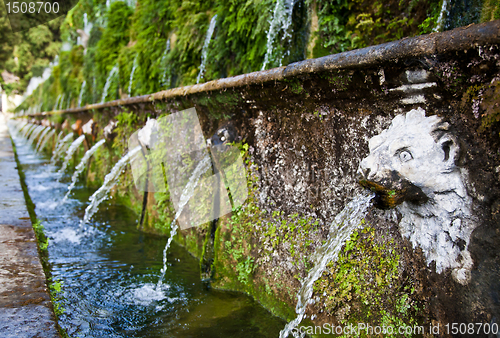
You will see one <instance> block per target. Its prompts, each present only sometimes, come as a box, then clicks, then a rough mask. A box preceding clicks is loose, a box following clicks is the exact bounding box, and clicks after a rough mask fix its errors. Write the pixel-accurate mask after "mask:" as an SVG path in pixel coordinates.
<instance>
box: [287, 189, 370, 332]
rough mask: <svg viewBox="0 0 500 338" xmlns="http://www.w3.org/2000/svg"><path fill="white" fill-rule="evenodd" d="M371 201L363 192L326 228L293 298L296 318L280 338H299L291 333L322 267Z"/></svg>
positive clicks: (345, 239) (303, 312)
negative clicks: (326, 232) (324, 240)
mask: <svg viewBox="0 0 500 338" xmlns="http://www.w3.org/2000/svg"><path fill="white" fill-rule="evenodd" d="M373 197H375V194H374V193H371V192H369V193H368V192H363V193H362V194H360V195H358V196H356V197H355V198H353V199H352V201H351V202H349V203H348V204H347V205H346V206H345V207H344V209H343V210H342V211H341V212H340V213H339V214H337V216H335V221H334V222H333V223H332V225H331V226H330V232H329V234H328V240H327V241H326V243H325V244H323V245H322V246H321V247H320V248H319V249H318V250H317V251H316V252H315V253H314V255H313V257H312V258H313V261H314V267H313V268H312V269H311V270H310V271H309V273H308V274H307V277H306V279H305V280H304V281H303V282H302V287H301V288H300V290H299V293H298V295H297V306H296V307H295V312H296V313H297V317H296V318H295V319H294V320H292V321H291V322H289V323H288V324H286V326H285V328H284V329H283V330H281V332H280V338H286V337H288V335H289V334H290V332H292V334H293V336H294V337H303V336H304V335H301V336H299V334H298V333H295V332H293V331H292V330H293V329H294V328H296V327H297V326H298V325H299V324H300V322H301V321H302V319H303V318H304V315H305V313H306V308H307V305H309V304H312V303H313V300H312V299H311V297H312V294H313V286H314V282H316V281H317V280H318V278H320V277H321V275H322V274H323V271H324V270H325V268H326V265H327V264H328V262H330V261H331V260H336V259H337V257H338V254H339V252H340V250H341V249H342V246H343V245H344V243H345V242H346V241H347V240H348V239H349V237H350V236H351V234H352V232H353V231H354V230H356V229H358V228H360V227H361V225H362V219H363V217H364V216H365V213H366V210H367V209H368V208H369V207H370V205H371V200H372V199H373Z"/></svg>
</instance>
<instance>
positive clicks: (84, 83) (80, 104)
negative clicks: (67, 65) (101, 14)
mask: <svg viewBox="0 0 500 338" xmlns="http://www.w3.org/2000/svg"><path fill="white" fill-rule="evenodd" d="M85 14H87V13H85ZM85 86H87V81H85V80H83V82H82V88H80V94H79V95H78V107H81V106H82V98H83V91H84V90H85Z"/></svg>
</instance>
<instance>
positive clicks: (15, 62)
mask: <svg viewBox="0 0 500 338" xmlns="http://www.w3.org/2000/svg"><path fill="white" fill-rule="evenodd" d="M0 7H1V8H0V72H2V71H3V70H7V71H8V72H10V73H12V74H14V75H15V76H17V77H19V78H20V80H19V81H17V82H15V83H10V84H6V83H5V82H4V80H3V78H2V77H0V84H1V86H2V88H3V89H4V90H5V91H6V92H7V93H8V94H10V93H22V92H23V91H24V90H25V89H26V87H27V85H28V83H29V80H30V79H31V78H32V77H33V76H40V75H41V73H42V72H43V69H44V68H45V67H47V66H48V65H49V62H50V61H52V60H53V59H54V57H55V56H56V55H57V53H58V52H59V49H60V47H61V43H60V41H59V26H60V24H61V19H56V20H53V21H50V22H48V23H47V24H44V25H39V26H36V27H32V28H31V29H29V30H26V31H22V32H17V33H12V31H11V30H10V25H9V21H8V18H7V17H6V15H4V14H6V12H5V6H0Z"/></svg>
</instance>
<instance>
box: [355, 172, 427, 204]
mask: <svg viewBox="0 0 500 338" xmlns="http://www.w3.org/2000/svg"><path fill="white" fill-rule="evenodd" d="M359 184H360V185H361V186H362V187H364V188H367V189H370V190H371V191H373V192H375V199H374V206H375V207H377V208H379V209H390V208H394V207H395V206H397V205H398V204H401V203H403V202H404V201H407V202H411V203H415V204H422V203H425V202H427V201H428V200H429V198H428V197H427V195H425V194H424V192H423V191H422V190H421V189H420V188H419V187H417V186H415V185H414V184H412V183H410V182H408V181H407V180H398V181H397V182H393V184H391V186H389V187H388V186H386V185H382V184H379V183H376V182H372V181H368V180H366V179H361V180H359Z"/></svg>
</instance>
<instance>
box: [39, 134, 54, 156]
mask: <svg viewBox="0 0 500 338" xmlns="http://www.w3.org/2000/svg"><path fill="white" fill-rule="evenodd" d="M55 133H56V130H55V129H52V130H51V131H50V132H49V133H48V134H47V136H45V139H44V140H43V141H42V143H41V144H40V146H39V147H38V151H41V150H43V148H45V145H46V144H47V142H48V140H50V138H51V137H52V136H54V134H55Z"/></svg>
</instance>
